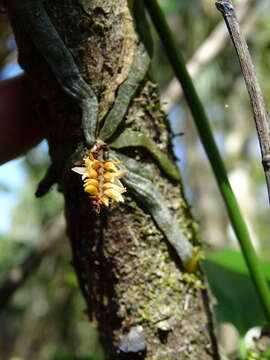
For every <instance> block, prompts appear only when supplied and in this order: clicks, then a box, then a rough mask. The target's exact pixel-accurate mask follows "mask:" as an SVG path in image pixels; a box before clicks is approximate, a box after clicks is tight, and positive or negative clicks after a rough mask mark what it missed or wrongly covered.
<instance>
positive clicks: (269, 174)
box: [216, 0, 270, 202]
mask: <svg viewBox="0 0 270 360" xmlns="http://www.w3.org/2000/svg"><path fill="white" fill-rule="evenodd" d="M216 7H217V9H218V10H219V11H220V12H221V13H222V15H223V17H224V20H225V22H226V25H227V28H228V30H229V33H230V36H231V39H232V41H233V44H234V47H235V49H236V52H237V55H238V58H239V62H240V65H241V69H242V72H243V75H244V79H245V82H246V87H247V90H248V93H249V98H250V102H251V106H252V109H253V115H254V120H255V124H256V128H257V133H258V138H259V142H260V147H261V154H262V164H263V168H264V173H265V178H266V185H267V191H268V200H269V202H270V123H269V121H268V117H267V111H266V106H265V103H264V100H263V96H262V91H261V89H260V86H259V83H258V80H257V78H256V75H255V71H254V66H253V64H252V60H251V56H250V53H249V50H248V47H247V43H246V41H245V39H244V37H243V36H242V34H241V32H240V26H239V23H238V20H237V18H236V15H235V11H234V8H233V4H232V2H231V0H217V1H216Z"/></svg>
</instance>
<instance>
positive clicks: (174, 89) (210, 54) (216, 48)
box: [161, 0, 256, 112]
mask: <svg viewBox="0 0 270 360" xmlns="http://www.w3.org/2000/svg"><path fill="white" fill-rule="evenodd" d="M253 3H254V1H253V0H252V1H251V4H250V5H249V6H247V4H243V5H241V6H239V7H238V8H237V13H238V17H239V21H240V22H242V20H243V32H244V33H248V32H249V30H250V29H251V28H252V25H253V24H254V22H255V20H256V14H255V13H254V11H251V8H252V7H253ZM248 13H249V16H248V18H245V17H246V15H247V14H248ZM228 39H229V36H228V32H227V29H226V27H225V26H224V22H223V21H221V22H220V23H219V24H218V25H217V26H216V27H215V29H214V30H213V31H212V32H211V34H210V35H209V36H208V37H207V38H206V39H205V40H204V42H203V43H202V44H201V45H200V46H199V48H198V49H197V50H196V52H195V53H194V54H193V56H192V57H191V59H190V60H189V61H188V63H187V68H188V71H189V74H190V75H191V77H192V78H195V76H197V75H198V74H199V73H200V72H201V71H202V70H203V68H204V67H205V66H206V65H207V64H209V63H210V62H211V61H212V60H213V59H214V58H215V57H216V56H217V55H218V54H219V53H220V52H221V51H222V50H223V49H224V47H225V45H226V43H227V40H228ZM182 95H183V91H182V88H181V86H180V84H179V81H178V80H177V79H176V78H173V79H172V80H171V82H170V83H169V85H168V86H167V88H166V89H165V90H164V91H163V93H162V94H161V102H162V103H163V108H164V110H165V111H166V112H169V111H170V110H171V108H172V107H173V106H174V105H175V104H176V103H177V102H178V101H179V100H180V99H181V97H182Z"/></svg>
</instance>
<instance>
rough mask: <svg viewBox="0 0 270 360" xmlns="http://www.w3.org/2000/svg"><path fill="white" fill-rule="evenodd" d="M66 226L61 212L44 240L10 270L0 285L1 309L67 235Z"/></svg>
mask: <svg viewBox="0 0 270 360" xmlns="http://www.w3.org/2000/svg"><path fill="white" fill-rule="evenodd" d="M65 228H66V225H65V220H64V216H63V215H62V214H61V215H59V216H58V217H57V218H56V219H55V221H54V223H53V224H52V225H51V227H50V228H49V229H48V230H47V232H46V233H45V235H44V239H43V241H41V243H39V244H38V245H36V246H34V247H33V249H32V250H31V252H30V253H29V255H28V256H27V257H26V259H25V260H24V261H23V263H22V264H21V265H19V266H16V267H15V268H13V269H12V270H11V271H10V273H9V274H8V276H7V278H6V279H5V280H4V282H3V283H2V284H1V285H0V311H1V310H3V308H4V307H5V305H6V304H7V303H8V301H9V300H10V298H11V296H12V295H13V294H14V293H15V292H16V291H17V290H18V289H19V288H20V287H21V286H22V285H23V284H24V282H25V280H26V279H27V278H28V277H29V276H30V275H31V274H33V272H34V271H35V270H36V268H37V267H38V266H39V264H40V263H41V261H42V259H43V258H44V257H45V256H47V255H48V254H49V253H51V252H52V250H53V249H55V246H56V244H57V243H58V242H60V240H61V239H62V238H63V237H64V235H65Z"/></svg>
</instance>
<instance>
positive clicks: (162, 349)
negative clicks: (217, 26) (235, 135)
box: [11, 0, 219, 360]
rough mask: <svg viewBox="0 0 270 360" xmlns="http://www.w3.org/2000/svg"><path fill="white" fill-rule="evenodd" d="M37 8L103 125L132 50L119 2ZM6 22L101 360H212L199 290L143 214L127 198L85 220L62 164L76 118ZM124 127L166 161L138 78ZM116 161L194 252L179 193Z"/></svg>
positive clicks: (152, 98)
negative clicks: (149, 193)
mask: <svg viewBox="0 0 270 360" xmlns="http://www.w3.org/2000/svg"><path fill="white" fill-rule="evenodd" d="M45 7H46V10H47V12H48V14H49V16H50V18H51V20H52V22H53V24H54V25H55V27H56V28H57V30H58V32H59V34H60V36H61V38H62V39H63V40H64V42H65V44H66V46H67V47H68V48H69V49H70V51H71V52H72V54H73V57H74V59H75V61H76V64H77V65H78V67H79V69H80V71H81V74H82V75H83V77H84V79H85V80H86V81H87V82H88V83H89V84H90V86H91V87H92V89H93V90H94V92H95V94H96V95H97V97H98V99H99V121H100V122H102V120H103V119H104V117H105V115H106V114H107V113H108V111H109V109H110V108H111V107H112V106H113V104H114V102H115V98H116V97H117V90H118V88H119V86H120V84H121V83H123V81H125V79H126V78H127V76H128V73H129V71H130V68H131V64H132V61H133V58H134V54H135V50H136V48H137V47H138V44H139V42H140V41H141V39H140V37H139V35H138V34H137V28H138V27H136V26H135V25H134V21H133V19H132V14H131V12H130V9H129V7H128V1H127V0H118V1H114V0H106V1H105V0H103V1H101V0H65V1H62V0H46V1H45ZM11 17H12V14H11ZM11 20H12V23H13V28H14V32H15V35H16V39H17V43H18V48H19V58H20V63H21V64H22V66H23V67H24V69H25V70H26V72H27V74H28V80H29V84H30V86H31V89H32V94H33V101H34V102H35V105H36V108H37V111H38V115H39V118H40V120H41V121H42V124H43V126H44V131H45V134H46V138H47V140H48V143H49V149H50V155H51V159H52V163H53V166H54V169H55V170H54V171H55V175H56V180H57V182H58V185H59V188H60V190H61V191H62V192H63V194H64V197H65V201H66V217H67V223H68V232H69V237H70V240H71V245H72V250H73V264H74V268H75V270H76V272H77V275H78V279H79V283H80V287H81V290H82V293H83V295H84V297H85V300H86V303H87V313H88V315H89V319H90V320H92V321H94V322H95V323H96V325H97V327H98V329H99V333H100V339H101V342H102V344H103V345H104V349H105V352H106V357H107V359H110V360H112V359H116V358H118V357H120V358H121V356H122V357H124V358H128V359H132V358H138V359H139V358H142V359H143V358H144V359H188V358H189V359H201V360H204V359H218V358H219V357H218V353H217V344H216V338H215V335H214V329H213V322H212V316H211V311H210V305H209V299H208V295H207V290H206V289H205V286H206V285H205V280H204V279H203V276H202V274H201V273H198V274H197V275H195V274H187V273H186V272H185V271H184V270H183V268H182V266H181V264H180V262H179V260H178V259H177V256H176V254H175V252H174V250H173V249H172V248H171V247H170V246H169V244H168V243H167V242H166V239H165V238H164V236H163V234H162V233H161V232H160V230H159V229H158V226H156V224H155V223H154V222H153V219H152V218H151V216H150V215H149V214H148V213H147V211H146V210H145V208H144V206H143V204H141V203H138V202H137V201H136V200H135V198H134V197H133V196H132V193H129V192H128V193H127V195H126V196H125V199H126V201H125V203H124V204H121V205H113V206H112V207H111V208H110V209H109V210H107V209H106V210H103V211H101V213H100V214H96V213H94V212H91V211H90V204H89V201H88V198H87V196H86V195H85V193H84V192H83V189H82V182H81V178H80V177H79V176H77V174H75V173H72V171H71V167H72V163H71V161H70V157H71V156H72V155H73V153H74V152H76V151H78V149H83V148H84V142H83V141H84V140H83V133H82V130H81V111H80V108H79V107H78V105H77V104H76V103H75V102H74V101H73V100H72V99H70V98H69V97H68V96H67V95H66V94H65V92H64V91H63V90H62V89H61V87H60V86H59V84H58V82H57V81H56V79H55V77H54V76H53V74H52V72H51V70H50V69H49V67H48V65H47V63H46V61H45V60H44V58H43V57H42V56H41V55H40V53H39V52H38V51H37V50H36V48H35V46H34V45H33V44H32V42H31V39H29V35H28V34H27V33H26V32H25V31H24V29H23V28H22V27H21V26H20V24H19V23H17V22H16V17H14V18H13V19H11ZM126 127H128V128H131V129H133V130H134V131H137V132H138V134H139V133H143V134H145V135H147V137H148V138H150V139H152V140H153V141H154V142H155V143H156V145H157V146H158V147H159V148H160V149H162V151H164V152H165V153H167V154H170V150H171V149H170V142H169V134H168V129H167V124H166V118H165V116H164V113H163V112H162V110H161V109H160V104H159V97H158V94H157V91H156V85H155V84H153V83H152V82H151V81H149V79H148V78H147V77H146V78H145V79H144V80H143V81H142V82H141V84H140V87H139V89H138V91H137V93H136V94H135V96H134V98H133V99H132V101H131V102H130V107H129V109H128V111H127V114H126V121H125V125H123V126H122V128H121V129H120V131H121V130H123V129H124V128H126ZM123 153H124V154H125V155H128V156H129V157H132V158H133V159H136V160H137V162H138V163H139V164H140V170H141V171H148V172H150V173H151V174H152V177H153V179H154V180H153V182H154V184H155V191H156V192H157V193H160V194H162V195H163V196H164V198H165V199H166V201H167V203H168V207H169V208H170V211H171V212H172V213H174V218H175V221H177V222H179V224H180V225H181V228H182V230H183V233H184V234H185V236H186V237H187V238H189V239H190V241H192V242H193V243H194V244H196V242H197V235H196V224H195V223H194V220H193V218H192V216H191V213H190V210H189V206H188V204H187V202H186V200H185V197H184V193H183V187H182V185H181V184H180V185H179V184H178V183H174V182H172V181H170V180H169V179H168V178H167V177H166V176H165V175H164V174H163V172H162V171H161V170H160V168H159V167H158V165H157V163H156V162H155V161H154V160H153V158H152V157H151V156H150V155H149V153H147V152H146V151H145V150H142V149H141V148H127V149H126V150H125V151H123ZM128 349H129V350H132V352H133V354H131V353H128Z"/></svg>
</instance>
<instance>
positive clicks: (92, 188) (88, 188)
mask: <svg viewBox="0 0 270 360" xmlns="http://www.w3.org/2000/svg"><path fill="white" fill-rule="evenodd" d="M119 164H121V162H120V161H109V160H105V161H99V160H97V159H95V158H94V156H93V154H92V153H91V152H90V153H89V155H88V156H87V157H86V158H85V159H84V164H83V165H84V166H83V167H74V168H72V170H73V171H75V172H76V173H78V174H80V175H82V180H83V182H84V184H83V187H84V191H85V192H87V193H88V194H89V195H90V199H91V201H92V202H93V204H95V205H97V206H100V205H105V206H107V207H108V206H109V205H110V200H115V201H117V202H123V201H124V198H123V196H122V194H123V193H124V192H126V189H125V188H124V187H123V185H122V184H121V182H120V180H119V179H120V178H121V177H123V176H124V175H125V171H123V170H118V169H117V167H116V166H117V165H119Z"/></svg>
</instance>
